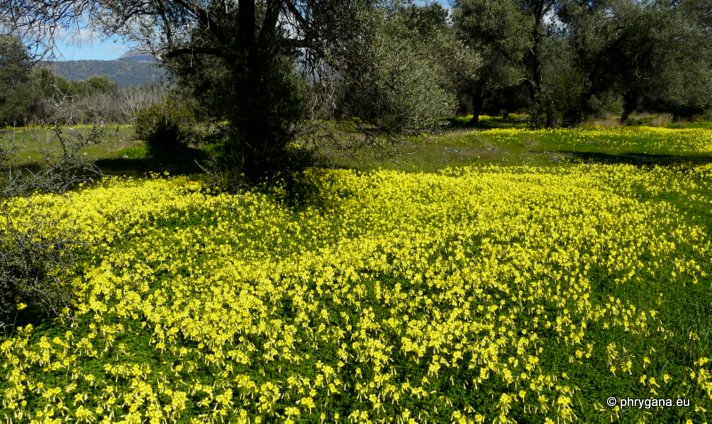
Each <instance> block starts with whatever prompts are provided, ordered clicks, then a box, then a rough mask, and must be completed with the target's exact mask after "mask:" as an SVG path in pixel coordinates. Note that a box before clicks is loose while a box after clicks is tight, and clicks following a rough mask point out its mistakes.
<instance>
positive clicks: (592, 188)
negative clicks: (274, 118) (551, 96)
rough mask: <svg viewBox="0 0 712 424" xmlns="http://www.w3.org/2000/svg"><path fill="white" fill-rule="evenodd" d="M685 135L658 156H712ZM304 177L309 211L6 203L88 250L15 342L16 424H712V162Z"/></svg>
mask: <svg viewBox="0 0 712 424" xmlns="http://www.w3.org/2000/svg"><path fill="white" fill-rule="evenodd" d="M495 131H500V132H499V133H497V132H495V133H493V135H492V136H493V137H495V136H496V137H502V138H503V139H504V141H502V143H506V142H508V140H510V139H512V138H513V137H516V136H522V137H525V138H526V136H527V135H526V133H525V132H523V130H495ZM518 131H519V132H521V133H517V132H518ZM666 131H667V130H666ZM510 133H511V134H510ZM518 134H519V135H518ZM522 134H523V135H522ZM586 134H587V133H582V135H581V136H580V137H581V138H580V140H581V143H586V142H588V143H593V142H594V141H595V140H594V141H591V140H593V139H591V140H589V139H588V138H587V137H588V135H586ZM674 134H675V136H673V137H670V138H669V139H667V138H666V139H662V138H661V140H663V141H660V143H663V142H665V143H669V144H665V146H664V148H663V147H661V146H658V145H657V144H655V143H658V141H654V142H651V143H652V144H651V149H652V150H654V151H658V150H665V151H667V150H670V149H673V148H677V149H678V150H679V151H682V152H690V153H706V152H707V153H708V152H710V151H712V141H711V140H710V139H709V138H706V136H704V135H705V134H706V132H705V131H700V132H699V133H698V134H697V136H696V138H695V137H687V136H685V137H682V136H681V137H678V138H675V137H676V136H677V135H676V134H678V133H674ZM692 138H694V140H692V141H690V140H691V139H692ZM576 140H579V139H576ZM576 140H573V141H570V142H571V143H574V142H577V141H576ZM587 140H588V141H587ZM654 140H658V139H657V138H654ZM664 140H669V141H664ZM675 140H683V141H680V142H677V141H675ZM675 143H678V144H675ZM670 144H673V147H671V146H670ZM616 146H618V145H616ZM616 148H618V147H616ZM656 149H657V150H656ZM305 180H306V182H308V183H309V186H310V187H311V192H310V194H309V195H308V196H307V198H306V200H305V201H304V202H303V204H301V205H299V206H289V204H288V203H286V202H284V201H282V199H283V197H284V193H283V190H282V189H281V188H279V187H276V188H271V189H261V190H258V189H255V190H250V191H245V192H243V193H240V194H236V195H231V194H224V193H213V192H211V190H210V189H209V188H208V186H207V184H205V183H204V182H203V181H202V180H201V179H200V178H197V177H165V176H160V177H159V176H155V177H153V178H148V179H128V178H123V179H117V178H114V179H106V180H104V181H102V182H101V183H99V184H98V185H95V186H90V187H85V188H83V189H81V190H78V191H75V192H70V193H68V194H66V195H63V196H56V195H35V196H33V197H30V198H18V199H14V200H12V201H11V202H9V203H8V204H7V205H5V209H6V210H7V213H6V214H5V215H4V216H2V217H0V226H2V225H7V223H8V220H11V221H12V222H13V225H15V226H18V227H20V228H37V227H41V228H43V231H45V232H46V233H47V234H48V235H52V234H55V233H56V234H62V233H70V234H72V235H73V236H74V237H76V238H77V239H78V240H79V241H80V242H81V244H80V245H79V247H78V249H79V250H81V254H82V255H83V257H84V258H85V260H84V261H83V262H82V263H81V264H80V266H78V267H77V269H74V270H71V272H73V274H72V275H71V277H72V278H73V281H74V285H75V288H76V294H77V302H76V305H75V308H74V310H72V311H71V313H68V314H67V316H66V317H63V318H60V319H57V320H55V321H53V322H50V323H45V324H42V325H40V326H39V327H33V326H32V325H25V326H22V327H21V328H18V329H16V330H14V331H13V332H12V333H6V334H5V335H4V336H2V338H0V363H1V364H2V365H0V375H1V376H2V379H0V399H1V403H0V417H3V418H4V419H5V420H7V421H11V422H29V421H33V422H65V421H66V422H87V423H91V422H126V423H142V422H149V423H163V422H255V423H256V422H309V423H311V422H314V423H317V422H344V423H351V422H383V423H391V422H398V423H413V422H437V423H450V422H458V423H469V422H476V423H478V422H500V423H507V422H606V423H607V422H611V421H622V422H651V423H655V422H695V423H698V422H706V421H709V420H710V419H711V417H712V314H711V311H712V237H710V235H711V232H712V218H711V217H712V214H711V213H710V211H711V210H712V191H711V187H712V165H710V164H706V165H705V164H703V165H696V166H687V167H682V166H669V167H635V166H631V165H625V164H609V165H596V164H593V165H592V164H568V165H561V166H550V167H542V166H537V167H533V166H505V165H491V166H462V167H449V168H445V169H442V170H440V171H437V172H430V173H423V172H415V173H413V172H411V173H405V172H400V171H395V170H377V171H368V172H359V171H349V170H316V169H315V170H311V171H309V172H308V173H307V176H306V177H305ZM609 397H615V398H616V400H617V405H616V406H613V407H611V406H609V405H608V404H607V401H608V398H609ZM622 398H631V399H632V398H636V399H655V400H656V402H658V403H663V406H659V405H658V404H655V405H652V404H650V403H649V404H648V405H647V407H637V406H636V407H632V406H631V407H626V408H621V407H620V404H621V403H620V399H622ZM666 399H671V400H672V401H673V402H675V401H676V400H678V399H681V400H683V401H684V402H686V404H684V406H680V407H677V406H671V407H670V406H665V405H664V402H663V401H664V400H666Z"/></svg>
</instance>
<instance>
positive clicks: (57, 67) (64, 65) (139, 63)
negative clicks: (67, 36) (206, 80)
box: [44, 52, 166, 87]
mask: <svg viewBox="0 0 712 424" xmlns="http://www.w3.org/2000/svg"><path fill="white" fill-rule="evenodd" d="M131 53H132V52H129V53H127V54H126V55H124V56H123V57H121V58H120V59H117V60H68V61H61V62H47V63H45V64H44V66H47V67H48V68H49V69H51V70H52V71H53V72H54V73H56V74H57V75H61V76H63V77H64V78H67V79H68V80H70V81H80V80H85V79H88V78H91V77H96V76H102V75H104V76H106V77H108V78H109V79H111V80H112V81H114V82H116V84H117V85H118V86H119V87H128V86H137V85H146V84H150V83H152V82H160V81H161V77H163V76H164V75H165V74H166V71H165V70H163V69H161V68H160V67H159V66H158V63H157V61H156V58H154V57H153V56H151V55H149V54H145V53H136V52H134V53H133V54H131Z"/></svg>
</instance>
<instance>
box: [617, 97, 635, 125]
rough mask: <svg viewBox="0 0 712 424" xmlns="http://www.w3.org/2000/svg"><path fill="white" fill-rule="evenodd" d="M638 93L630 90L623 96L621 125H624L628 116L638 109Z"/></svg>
mask: <svg viewBox="0 0 712 424" xmlns="http://www.w3.org/2000/svg"><path fill="white" fill-rule="evenodd" d="M638 98H639V95H638V92H637V91H636V90H631V91H629V92H627V93H626V94H625V95H623V113H622V114H621V120H620V123H621V124H625V123H626V121H627V120H628V118H630V115H631V114H632V113H633V112H635V110H636V109H638Z"/></svg>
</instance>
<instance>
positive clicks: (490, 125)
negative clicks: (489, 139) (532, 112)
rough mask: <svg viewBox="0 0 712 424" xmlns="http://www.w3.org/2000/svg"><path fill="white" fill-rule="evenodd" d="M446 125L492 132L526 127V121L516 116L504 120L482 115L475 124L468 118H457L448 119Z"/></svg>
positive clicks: (498, 117)
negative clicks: (497, 129) (493, 130)
mask: <svg viewBox="0 0 712 424" xmlns="http://www.w3.org/2000/svg"><path fill="white" fill-rule="evenodd" d="M448 123H449V127H450V128H451V129H471V130H492V129H496V128H526V127H527V121H526V120H525V119H523V118H521V117H520V116H518V115H517V116H515V115H510V116H508V117H506V118H504V117H502V116H486V115H483V116H482V117H481V118H480V120H479V121H478V122H477V123H473V122H472V120H471V117H470V116H467V117H463V116H458V117H455V118H450V119H448Z"/></svg>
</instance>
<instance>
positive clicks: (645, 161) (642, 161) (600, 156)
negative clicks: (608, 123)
mask: <svg viewBox="0 0 712 424" xmlns="http://www.w3.org/2000/svg"><path fill="white" fill-rule="evenodd" d="M552 153H561V154H565V155H567V156H568V157H570V158H573V159H578V160H580V161H582V162H584V163H602V164H627V165H635V166H656V165H660V166H674V165H691V166H695V165H705V164H708V163H712V155H705V154H699V155H658V154H647V153H620V154H611V153H599V152H577V151H572V150H557V151H555V152H552Z"/></svg>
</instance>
